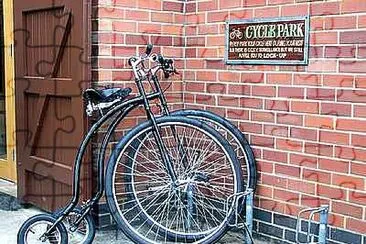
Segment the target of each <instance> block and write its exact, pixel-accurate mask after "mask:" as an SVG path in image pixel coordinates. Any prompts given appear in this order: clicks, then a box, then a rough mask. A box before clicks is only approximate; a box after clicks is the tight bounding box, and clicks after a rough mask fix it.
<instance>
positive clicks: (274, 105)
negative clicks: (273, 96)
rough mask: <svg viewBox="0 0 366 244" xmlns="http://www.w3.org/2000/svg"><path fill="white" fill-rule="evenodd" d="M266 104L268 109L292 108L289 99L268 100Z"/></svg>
mask: <svg viewBox="0 0 366 244" xmlns="http://www.w3.org/2000/svg"><path fill="white" fill-rule="evenodd" d="M265 104H266V105H265V108H266V109H267V110H278V111H289V109H290V106H289V102H288V101H282V100H266V103H265Z"/></svg>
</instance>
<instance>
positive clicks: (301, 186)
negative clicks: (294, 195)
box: [288, 179, 315, 194]
mask: <svg viewBox="0 0 366 244" xmlns="http://www.w3.org/2000/svg"><path fill="white" fill-rule="evenodd" d="M288 189H289V190H292V191H299V192H303V193H307V194H315V184H314V183H309V182H304V181H303V180H294V179H288Z"/></svg>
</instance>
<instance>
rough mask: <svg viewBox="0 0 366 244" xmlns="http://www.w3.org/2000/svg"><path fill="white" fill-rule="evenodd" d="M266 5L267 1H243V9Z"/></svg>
mask: <svg viewBox="0 0 366 244" xmlns="http://www.w3.org/2000/svg"><path fill="white" fill-rule="evenodd" d="M263 5H266V0H243V5H242V6H243V7H252V6H263Z"/></svg>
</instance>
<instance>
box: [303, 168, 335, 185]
mask: <svg viewBox="0 0 366 244" xmlns="http://www.w3.org/2000/svg"><path fill="white" fill-rule="evenodd" d="M302 174H303V178H304V179H306V180H309V181H314V182H320V183H325V184H329V183H330V180H331V175H330V173H326V172H322V171H317V170H311V169H303V173H302Z"/></svg>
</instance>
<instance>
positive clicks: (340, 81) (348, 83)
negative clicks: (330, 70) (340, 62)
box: [323, 75, 354, 87]
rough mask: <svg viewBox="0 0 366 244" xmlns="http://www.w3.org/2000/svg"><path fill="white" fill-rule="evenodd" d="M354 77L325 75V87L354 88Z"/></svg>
mask: <svg viewBox="0 0 366 244" xmlns="http://www.w3.org/2000/svg"><path fill="white" fill-rule="evenodd" d="M353 80H354V77H353V76H348V75H324V78H323V84H324V86H331V87H353Z"/></svg>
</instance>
